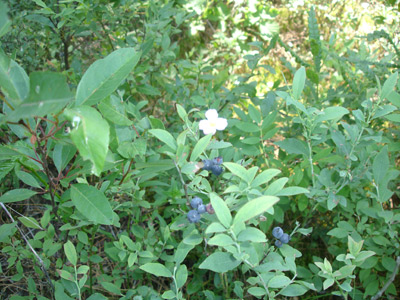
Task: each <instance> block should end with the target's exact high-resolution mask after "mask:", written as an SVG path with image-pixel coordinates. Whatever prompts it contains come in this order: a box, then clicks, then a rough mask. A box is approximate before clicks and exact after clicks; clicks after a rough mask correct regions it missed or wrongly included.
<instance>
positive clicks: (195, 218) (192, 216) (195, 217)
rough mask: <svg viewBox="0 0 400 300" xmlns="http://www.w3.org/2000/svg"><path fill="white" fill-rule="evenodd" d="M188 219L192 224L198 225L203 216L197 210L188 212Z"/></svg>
mask: <svg viewBox="0 0 400 300" xmlns="http://www.w3.org/2000/svg"><path fill="white" fill-rule="evenodd" d="M187 218H188V220H189V222H190V223H197V222H199V221H200V218H201V216H200V214H199V212H198V211H197V210H194V209H193V210H190V211H189V212H188V214H187Z"/></svg>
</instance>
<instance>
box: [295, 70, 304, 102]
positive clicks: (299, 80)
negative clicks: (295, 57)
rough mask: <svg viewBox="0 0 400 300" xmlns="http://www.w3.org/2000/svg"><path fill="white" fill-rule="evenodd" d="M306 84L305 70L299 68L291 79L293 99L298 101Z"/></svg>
mask: <svg viewBox="0 0 400 300" xmlns="http://www.w3.org/2000/svg"><path fill="white" fill-rule="evenodd" d="M305 83H306V69H305V68H304V67H301V68H300V69H298V70H297V71H296V73H295V74H294V78H293V98H294V100H296V101H297V100H299V99H300V96H301V93H302V92H303V89H304V85H305Z"/></svg>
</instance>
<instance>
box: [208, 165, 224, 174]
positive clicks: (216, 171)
mask: <svg viewBox="0 0 400 300" xmlns="http://www.w3.org/2000/svg"><path fill="white" fill-rule="evenodd" d="M223 171H224V169H222V167H221V166H218V165H214V166H212V167H211V172H213V174H214V175H215V176H219V175H221V173H222V172H223Z"/></svg>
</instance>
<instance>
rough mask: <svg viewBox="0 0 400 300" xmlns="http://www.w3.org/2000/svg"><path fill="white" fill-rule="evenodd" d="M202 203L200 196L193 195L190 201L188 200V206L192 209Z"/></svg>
mask: <svg viewBox="0 0 400 300" xmlns="http://www.w3.org/2000/svg"><path fill="white" fill-rule="evenodd" d="M202 204H203V200H201V198H199V197H194V198H193V199H192V201H190V206H191V207H192V208H193V209H197V208H198V207H199V205H202Z"/></svg>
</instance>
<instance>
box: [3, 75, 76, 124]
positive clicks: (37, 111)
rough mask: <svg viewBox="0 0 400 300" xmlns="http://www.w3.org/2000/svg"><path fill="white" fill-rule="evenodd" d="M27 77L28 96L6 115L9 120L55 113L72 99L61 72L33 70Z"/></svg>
mask: <svg viewBox="0 0 400 300" xmlns="http://www.w3.org/2000/svg"><path fill="white" fill-rule="evenodd" d="M29 79H30V89H29V95H28V98H27V99H25V100H24V101H23V102H22V103H21V104H20V105H18V106H17V107H15V110H14V111H12V112H11V113H10V114H9V115H8V116H7V119H8V120H10V121H13V122H17V121H18V120H20V119H23V118H30V117H33V116H40V117H42V116H46V115H48V114H57V113H58V112H59V111H60V110H61V109H62V108H63V107H64V106H66V105H67V103H68V102H70V101H72V99H73V95H72V93H71V91H70V89H69V86H68V83H67V78H66V77H65V76H64V75H62V74H58V73H53V72H33V73H31V74H30V76H29Z"/></svg>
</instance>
